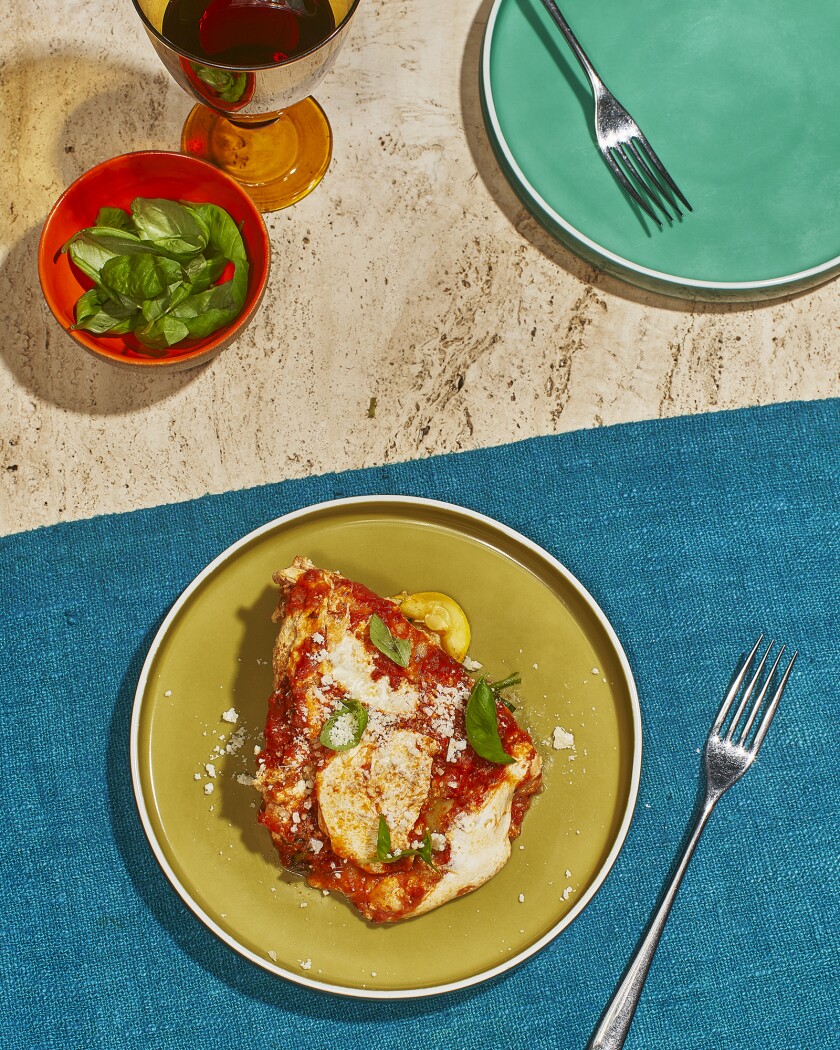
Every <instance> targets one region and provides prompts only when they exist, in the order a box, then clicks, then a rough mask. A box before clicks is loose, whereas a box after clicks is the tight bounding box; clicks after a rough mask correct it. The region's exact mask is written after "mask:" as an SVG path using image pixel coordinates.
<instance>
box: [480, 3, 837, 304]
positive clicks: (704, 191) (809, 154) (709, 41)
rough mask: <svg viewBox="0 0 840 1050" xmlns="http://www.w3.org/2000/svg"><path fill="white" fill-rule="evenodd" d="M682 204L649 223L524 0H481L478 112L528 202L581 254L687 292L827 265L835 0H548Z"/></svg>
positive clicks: (567, 64)
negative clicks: (486, 3) (488, 5)
mask: <svg viewBox="0 0 840 1050" xmlns="http://www.w3.org/2000/svg"><path fill="white" fill-rule="evenodd" d="M560 7H561V8H562V10H563V13H564V14H565V16H566V18H567V19H568V21H569V23H570V25H571V26H572V29H573V30H574V32H575V34H576V35H577V37H578V38H579V40H580V41H581V43H582V44H583V46H584V48H585V49H586V51H587V53H588V54H589V57H590V58H591V59H592V62H593V63H594V64H595V66H596V68H597V69H598V70H599V72H600V73H601V75H602V76H603V78H604V80H605V82H606V84H607V86H608V87H609V89H610V90H611V91H612V92H614V94H615V95H616V96H617V98H618V99H619V100H620V101H621V102H622V103H623V104H624V105H625V106H626V107H627V108H628V109H629V110H630V112H631V113H632V114H633V116H634V117H635V119H636V120H637V121H638V123H639V125H640V127H641V128H642V130H643V131H644V133H645V135H646V136H647V138H648V140H649V141H650V143H651V145H652V146H653V148H654V149H655V150H656V151H657V153H658V154H659V156H660V157H661V158H662V161H663V162H664V164H665V166H666V167H667V168H668V170H669V171H670V172H671V174H672V175H673V177H674V179H675V181H676V183H677V185H678V186H679V187H680V189H681V190H682V191H683V193H685V195H686V197H687V198H688V199H689V201H690V202H691V204H692V206H693V208H694V211H693V213H691V214H689V215H687V217H686V218H685V219H684V220H683V221H681V222H677V223H675V224H674V225H673V226H672V227H670V228H669V227H667V226H666V228H665V229H664V230H662V231H659V230H657V229H656V227H655V226H654V224H653V223H652V222H650V220H649V219H647V218H646V217H644V216H643V215H642V214H641V212H640V211H638V209H637V208H636V207H635V205H633V204H632V203H631V202H630V201H629V199H628V198H627V197H626V196H625V195H624V192H623V191H622V190H621V188H620V187H619V185H618V183H617V182H616V181H615V180H614V179H613V177H612V175H611V174H610V172H609V169H608V168H607V166H606V164H605V163H604V161H603V160H602V158H601V156H600V154H599V153H598V150H597V148H596V146H595V140H594V133H593V131H592V113H593V104H592V95H591V91H590V88H589V83H588V81H587V80H586V79H585V78H584V76H583V73H582V72H581V70H580V68H579V67H578V65H577V63H576V61H575V59H574V57H573V56H572V53H571V51H570V50H569V48H568V45H567V44H566V42H565V40H564V39H563V38H562V36H561V35H560V33H559V30H557V28H556V27H555V26H554V23H553V22H552V21H551V20H550V18H549V15H548V13H547V12H546V11H545V9H544V7H543V5H542V4H541V3H540V0H496V2H495V4H494V6H493V8H492V11H491V13H490V17H489V20H488V25H487V31H486V35H485V39H484V52H483V59H482V74H481V80H482V93H483V102H484V110H485V118H486V124H487V129H488V132H489V135H490V138H491V141H492V143H493V145H494V147H495V149H496V152H497V155H498V157H499V160H500V162H501V164H502V167H503V169H504V170H505V172H506V174H507V176H508V178H509V179H510V181H511V183H512V185H513V186H514V188H515V189H516V191H517V192H518V194H519V195H520V197H521V198H522V200H523V202H524V203H525V204H526V206H528V207H529V208H530V210H531V211H532V212H533V213H534V215H535V216H536V217H537V218H538V219H539V220H540V221H541V222H542V223H543V224H544V225H545V226H546V227H547V228H548V229H549V230H550V231H551V232H552V233H553V234H554V235H555V236H556V237H557V238H558V239H559V240H561V241H562V242H563V243H564V244H565V245H566V246H567V247H569V248H571V249H572V250H573V251H575V252H577V253H578V254H580V255H581V256H583V257H584V258H585V259H587V260H588V261H589V262H591V263H592V264H593V265H595V266H597V267H599V268H601V269H604V270H607V271H608V272H610V273H613V274H615V275H617V276H619V277H621V278H623V279H625V280H628V281H631V282H632V283H634V284H638V285H641V286H642V287H646V288H651V289H654V290H657V291H661V292H665V293H668V294H673V295H681V296H690V297H694V298H702V299H733V300H750V299H761V298H770V297H772V296H778V295H786V294H790V293H792V292H795V291H798V290H801V289H803V288H808V287H811V286H813V285H815V284H818V283H820V282H821V281H824V280H827V279H828V278H829V277H832V276H834V275H835V274H836V273H838V272H839V271H840V177H838V170H840V119H838V111H837V105H838V103H837V99H838V97H840V62H838V61H837V53H838V44H840V4H838V3H837V0H811V2H809V3H808V4H806V5H801V4H791V3H789V2H788V0H741V2H739V3H737V4H734V3H732V2H731V0H681V2H680V3H674V0H637V2H635V3H627V2H626V0H599V2H598V3H597V4H594V3H591V2H590V0H561V3H560Z"/></svg>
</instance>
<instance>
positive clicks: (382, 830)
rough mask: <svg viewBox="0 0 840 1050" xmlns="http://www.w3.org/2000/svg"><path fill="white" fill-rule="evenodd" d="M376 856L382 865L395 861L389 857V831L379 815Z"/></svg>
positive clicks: (382, 817) (384, 820)
mask: <svg viewBox="0 0 840 1050" xmlns="http://www.w3.org/2000/svg"><path fill="white" fill-rule="evenodd" d="M376 856H377V859H378V860H380V861H381V862H382V863H383V864H388V863H390V862H391V861H392V860H395V859H396V858H395V857H392V856H391V829H390V828H389V827H388V821H387V820H386V819H385V817H384V816H383V815H382V814H381V813H380V814H379V832H378V834H377V836H376Z"/></svg>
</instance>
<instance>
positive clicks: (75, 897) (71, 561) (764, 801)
mask: <svg viewBox="0 0 840 1050" xmlns="http://www.w3.org/2000/svg"><path fill="white" fill-rule="evenodd" d="M838 433H840V401H826V402H815V403H808V404H788V405H779V406H775V407H771V408H763V409H753V410H746V411H737V412H728V413H720V414H715V415H710V416H702V417H694V418H684V419H675V420H670V421H657V422H650V423H639V424H633V425H630V426H619V427H611V428H606V429H600V430H591V431H583V432H579V433H574V434H565V435H561V436H557V437H550V438H543V439H536V440H531V441H526V442H522V443H520V444H516V445H508V446H504V447H502V448H497V449H492V450H486V451H480V452H473V453H464V454H460V455H455V456H446V457H439V458H436V459H433V460H425V461H419V462H414V463H407V464H398V465H393V466H385V467H381V468H375V469H370V470H363V471H357V472H353V473H347V474H340V475H329V476H325V477H318V478H308V479H306V480H303V481H290V482H285V483H283V484H279V485H271V486H266V487H263V488H259V489H253V490H249V491H244V492H234V493H228V494H226V495H223V496H213V497H205V498H203V499H200V500H196V501H193V502H190V503H182V504H178V505H174V506H166V507H159V508H156V509H154V510H149V511H138V512H135V513H132V514H124V515H117V516H110V517H100V518H95V519H92V520H90V521H83V522H77V523H71V524H64V525H58V526H55V527H53V528H49V529H39V530H37V531H33V532H29V533H23V534H21V535H17V536H12V537H8V538H6V539H2V540H0V629H2V643H3V644H2V659H0V700H2V715H0V740H2V752H0V756H2V757H0V786H2V796H0V797H1V798H2V822H3V832H4V834H3V849H2V855H0V869H1V875H0V878H1V880H2V895H3V900H2V942H1V943H0V969H1V970H2V982H3V983H2V991H0V995H1V996H2V1002H0V1045H2V1046H4V1047H5V1046H8V1047H50V1048H53V1047H57V1048H58V1047H60V1048H69V1047H85V1048H87V1047H109V1048H110V1047H114V1048H121V1047H162V1048H169V1047H173V1048H182V1047H201V1048H217V1047H230V1048H236V1050H240V1048H244V1047H252V1046H253V1047H259V1048H261V1050H267V1048H278V1050H279V1048H281V1047H282V1048H283V1050H296V1048H301V1050H303V1048H306V1050H318V1048H324V1050H326V1048H331V1050H334V1048H340V1050H343V1048H345V1047H346V1048H351V1050H352V1048H357V1047H358V1048H372V1050H385V1048H390V1047H396V1048H406V1050H410V1048H418V1050H421V1048H422V1050H429V1048H440V1050H461V1048H476V1050H479V1048H482V1050H483V1048H485V1047H499V1048H502V1047H526V1046H527V1047H558V1048H570V1050H576V1048H582V1047H583V1046H584V1045H585V1043H586V1040H587V1038H588V1035H589V1033H590V1032H591V1030H592V1028H593V1026H594V1024H595V1022H596V1020H597V1018H598V1015H599V1014H600V1011H601V1009H602V1007H603V1005H604V1003H605V1002H606V1000H607V999H608V997H609V995H610V993H611V991H612V988H613V986H614V983H615V981H616V979H617V977H618V975H619V974H620V971H621V970H622V968H623V966H624V964H625V962H626V960H627V958H628V957H629V954H630V952H631V951H632V948H633V946H634V943H635V941H636V938H637V936H638V934H639V932H640V930H641V928H642V926H643V925H644V923H645V921H646V920H647V917H648V915H649V912H650V910H651V907H652V905H653V903H654V901H655V898H656V896H657V894H658V892H659V890H660V887H661V885H662V882H663V880H664V878H665V875H666V872H667V871H668V868H669V867H670V865H671V862H672V860H673V858H674V856H675V853H676V850H677V848H678V845H679V843H680V840H681V838H682V835H683V831H684V828H685V825H686V823H687V821H688V818H689V814H690V812H691V808H692V805H693V802H694V799H695V792H696V786H697V776H698V769H699V757H698V755H697V753H696V748H698V747H699V746H700V744H701V743H702V740H703V738H704V736H705V732H706V729H707V726H708V723H709V721H710V716H711V714H712V712H713V710H714V709H715V708H716V706H717V704H718V702H719V697H720V693H721V691H722V689H723V688H724V687H725V684H726V679H727V678H728V674H729V672H730V669H731V665H732V663H733V660H734V659H735V658H736V656H737V654H738V653H739V652H741V651H742V650H743V649H744V648H745V647H747V646H748V645H749V644H750V643H751V642H752V640H753V639H754V636H755V635H756V633H757V631H758V630H759V629H765V630H767V631H770V632H773V633H774V634H775V635H776V637H778V638H781V639H784V640H787V641H788V642H790V643H792V644H794V645H797V646H798V647H799V649H800V661H799V663H798V664H797V668H796V671H795V674H794V678H793V679H792V680H791V685H790V687H789V689H788V693H787V694H786V696H785V699H784V702H783V707H782V709H781V710H780V713H779V715H778V716H777V719H776V721H775V723H774V725H773V729H772V731H771V733H770V736H769V737H768V740H767V742H766V743H765V745H764V748H763V750H762V755H761V760H760V762H759V764H758V766H757V767H756V769H755V770H753V771H752V772H751V773H750V774H749V775H748V776H747V777H746V778H745V779H744V781H743V782H742V783H741V784H739V785H738V786H737V787H736V788H735V789H733V791H732V792H731V794H730V795H729V796H727V798H726V799H724V801H723V802H722V804H721V806H720V807H719V809H718V811H717V813H716V815H715V817H714V818H713V820H712V823H711V825H710V827H709V829H708V831H707V833H706V836H705V837H704V840H703V842H702V843H701V845H700V848H699V851H698V854H697V856H696V858H695V860H694V861H693V864H692V866H691V868H690V869H689V871H688V874H687V876H686V880H685V884H684V887H683V890H682V892H681V895H680V897H679V898H678V900H677V904H676V906H675V909H674V914H673V916H672V919H671V923H670V925H669V927H668V929H667V931H666V934H665V937H664V940H663V942H662V944H661V947H660V950H659V953H658V955H657V958H656V960H655V962H654V966H653V969H652V971H651V975H650V978H649V980H648V985H647V988H646V991H645V995H644V997H643V1000H642V1004H641V1007H640V1009H639V1012H638V1015H637V1018H636V1022H635V1025H634V1027H633V1030H632V1032H631V1035H630V1038H629V1040H628V1043H627V1046H628V1048H631V1050H633V1048H635V1050H641V1048H646V1050H647V1048H650V1050H654V1048H655V1050H668V1048H673V1050H683V1048H685V1050H689V1048H690V1050H698V1048H704V1050H705V1048H708V1050H724V1048H726V1050H730V1048H747V1047H748V1048H751V1050H752V1048H754V1050H769V1048H780V1050H793V1048H798V1047H802V1048H808V1050H815V1048H820V1050H821V1048H825V1047H836V1046H838V1045H840V1040H839V1039H838V1026H839V1025H840V1017H839V1016H838V1014H839V1011H838V1001H839V997H840V993H839V992H838V983H837V981H838V972H840V950H838V949H839V948H840V935H839V934H838V893H837V890H838V846H837V841H838V834H837V833H838V826H840V821H838V817H839V816H840V814H839V813H838V797H840V788H839V787H838V770H839V769H840V761H838V756H840V732H838V724H839V722H840V719H838V689H837V676H838V666H840V661H838V649H839V648H840V645H838V634H839V633H840V632H838V604H837V599H838V577H840V571H839V570H840V558H838V549H839V548H840V517H838V506H840V471H838ZM371 493H404V494H415V495H418V496H426V497H433V498H438V499H443V500H448V501H451V502H454V503H460V504H462V505H465V506H468V507H472V508H474V509H475V510H479V511H482V512H484V513H485V514H489V515H491V516H493V517H495V518H497V519H499V520H501V521H503V522H505V523H506V524H508V525H510V526H512V527H513V528H515V529H519V530H520V531H522V532H523V533H525V534H526V535H528V536H530V537H531V538H532V539H534V540H535V541H537V542H538V543H540V544H542V545H543V546H544V547H546V548H547V549H548V550H549V551H551V552H552V553H553V554H554V555H556V556H557V557H558V558H559V559H560V560H561V561H562V562H564V563H565V564H566V565H568V567H569V568H570V569H571V570H572V572H574V573H575V574H576V575H577V576H578V577H579V578H580V579H581V580H582V582H583V583H584V584H585V585H586V586H587V587H588V588H589V589H590V591H591V592H592V593H593V594H594V596H595V598H596V599H597V600H598V601H599V602H600V604H601V605H602V607H603V608H604V610H605V611H606V613H607V615H608V616H609V617H610V619H611V620H612V623H613V624H614V626H615V628H616V630H617V632H618V635H619V637H620V638H621V640H622V642H623V643H624V645H625V648H626V650H627V653H628V656H629V658H630V662H631V664H632V666H633V668H634V671H635V674H636V679H637V683H638V686H639V692H640V696H641V702H642V711H643V719H644V749H645V759H644V768H643V772H642V783H641V792H640V797H639V804H638V808H637V811H636V815H635V818H634V821H633V825H632V827H631V830H630V834H629V836H628V839H627V843H626V846H625V848H624V850H623V852H622V854H621V856H620V858H619V860H618V862H617V864H616V866H615V868H614V870H613V872H612V874H611V875H610V876H609V878H608V880H607V882H606V883H605V885H604V887H603V888H602V889H601V891H600V892H599V893H598V895H597V896H596V897H595V899H594V901H593V902H592V904H591V905H590V906H589V908H587V910H586V911H585V912H584V913H583V914H582V915H581V916H580V918H578V919H577V920H576V921H575V922H574V923H573V924H572V926H571V927H570V928H569V929H568V930H567V931H566V932H565V933H564V934H562V935H561V936H560V937H559V938H558V939H557V940H556V941H554V942H553V943H552V944H551V945H550V946H548V947H547V948H546V949H545V950H544V951H543V952H542V953H540V954H539V955H538V956H537V957H535V958H534V959H532V960H530V961H529V962H527V963H525V964H524V965H523V966H521V967H519V968H518V969H517V970H514V971H512V972H511V973H509V974H507V975H505V976H504V977H502V978H499V979H496V980H495V981H493V982H490V983H489V984H486V985H483V986H480V987H478V988H476V989H471V990H468V991H465V992H461V993H454V994H451V995H449V996H445V997H443V998H440V999H431V1000H425V1001H415V1002H405V1003H376V1002H357V1001H352V1000H344V999H338V998H333V997H330V996H327V995H322V994H318V993H315V992H310V991H308V990H305V989H302V988H299V987H297V986H294V985H292V984H290V983H287V982H285V981H283V980H280V979H278V978H275V977H272V976H271V975H269V974H267V973H264V972H263V971H261V970H259V969H257V968H256V967H253V966H251V965H250V964H249V963H247V962H246V961H244V960H243V959H241V958H240V957H239V956H237V955H236V954H235V953H234V952H232V951H230V950H229V949H228V948H226V947H225V946H224V945H223V944H221V943H220V942H219V941H217V940H216V939H215V938H214V937H213V935H212V934H211V933H209V932H208V931H207V930H206V929H205V928H204V927H203V926H202V925H201V924H200V923H199V922H198V920H196V919H195V918H194V917H193V916H192V915H191V914H190V913H189V912H188V911H187V910H186V909H185V908H184V906H183V905H182V904H181V902H180V900H179V899H178V898H177V897H176V895H175V893H174V892H173V891H172V890H171V889H170V887H169V885H168V883H167V882H166V881H165V879H164V877H163V875H162V874H161V872H160V870H159V869H158V867H157V864H156V862H155V860H154V859H153V857H152V854H151V852H150V850H149V848H148V846H147V844H146V841H145V839H144V836H143V832H142V830H141V827H140V823H139V820H138V818H137V815H136V810H135V806H134V800H133V796H132V791H131V784H130V778H129V769H128V726H129V718H130V711H131V704H132V699H133V692H134V687H135V684H136V680H137V676H138V673H139V670H140V666H141V663H142V660H143V657H144V655H145V652H146V649H147V647H148V645H149V644H150V642H151V639H152V637H153V636H154V632H155V630H156V628H157V626H158V624H159V623H160V621H161V618H162V617H163V615H164V613H165V612H166V610H167V608H168V607H169V606H170V604H171V603H172V602H173V601H174V599H175V598H176V597H177V596H178V594H179V592H180V591H181V590H182V589H183V587H184V586H185V585H186V584H187V583H188V582H189V581H190V580H191V579H192V577H193V576H194V575H195V574H196V573H198V572H199V571H200V570H201V569H202V568H203V567H204V565H205V564H206V563H207V562H208V561H209V560H210V559H211V558H213V557H214V556H215V555H216V554H218V553H219V552H220V551H222V550H223V549H224V548H225V547H226V546H228V545H229V544H230V543H231V542H233V541H234V540H236V539H238V538H239V537H240V536H241V535H242V534H243V533H245V532H246V531H248V530H250V529H251V528H254V527H256V526H258V525H260V524H262V523H264V522H265V521H267V520H270V519H271V518H274V517H277V516H278V515H280V514H283V513H286V512H288V511H290V510H293V509H295V508H299V507H302V506H305V505H307V504H311V503H316V502H320V501H323V500H327V499H332V498H336V497H341V496H352V495H363V494H371ZM707 683H709V684H710V687H711V688H710V687H709V686H707ZM441 951H446V946H445V945H441Z"/></svg>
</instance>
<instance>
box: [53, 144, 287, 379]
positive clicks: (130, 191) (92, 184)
mask: <svg viewBox="0 0 840 1050" xmlns="http://www.w3.org/2000/svg"><path fill="white" fill-rule="evenodd" d="M135 197H166V198H169V199H171V200H184V201H188V202H192V203H196V204H198V203H205V204H217V205H219V207H221V208H224V209H225V211H227V212H228V213H229V214H230V215H231V217H232V218H233V220H234V222H236V223H237V224H241V228H242V238H243V240H244V242H245V250H246V252H247V255H248V261H249V263H250V271H249V275H248V294H247V296H246V299H245V305H244V307H243V309H242V313H241V314H240V315H239V317H237V318H236V320H234V321H232V322H231V323H230V324H229V325H226V326H225V327H224V328H220V329H219V331H218V332H214V333H213V334H212V335H210V336H207V338H205V339H200V340H199V339H191V340H185V341H184V342H183V343H181V344H179V345H178V346H174V347H172V348H171V349H170V350H168V351H167V352H166V354H165V356H163V357H152V356H150V355H149V354H148V353H144V352H143V347H142V346H141V344H140V343H138V341H137V340H136V339H135V338H134V336H133V335H131V334H130V333H129V334H126V335H93V334H91V333H90V332H83V331H71V330H70V329H71V326H72V325H73V324H74V323H75V319H76V318H75V313H74V308H75V305H76V301H77V300H78V298H79V296H81V295H82V293H83V292H86V291H87V290H88V288H90V287H92V283H93V282H92V281H90V280H89V278H88V277H87V276H85V274H83V273H81V272H80V271H79V270H77V269H76V267H75V266H74V265H73V264H72V263H71V262H70V258H69V256H67V255H66V254H65V255H62V254H61V247H62V245H63V244H65V242H66V241H67V240H68V239H69V238H70V237H72V236H73V234H74V233H76V232H77V231H78V230H81V229H84V228H85V227H86V226H92V225H93V223H94V222H95V220H96V216H97V214H98V212H99V209H100V208H102V207H115V208H124V209H125V210H126V211H128V210H129V209H130V205H131V202H132V201H133V200H134V198H135ZM270 259H271V250H270V245H269V240H268V233H267V231H266V228H265V223H264V222H263V218H262V215H261V214H260V213H259V211H258V210H257V208H256V206H255V205H254V203H253V201H252V200H251V198H250V197H249V196H248V195H247V194H246V193H245V191H244V190H243V189H242V188H241V187H240V186H238V185H237V184H236V183H235V182H234V181H233V179H230V178H228V176H227V175H225V174H224V173H223V172H221V171H219V169H218V168H214V167H213V166H212V165H211V164H207V163H206V162H205V161H203V160H198V159H197V158H195V157H187V156H185V155H184V154H182V153H166V152H163V151H158V150H147V151H143V152H138V153H126V154H124V155H123V156H121V157H114V158H113V159H112V160H106V161H105V162H104V163H103V164H98V165H97V166H96V167H95V168H91V170H90V171H88V172H86V173H85V174H84V175H82V176H81V177H80V178H78V179H77V180H76V181H75V182H74V183H73V185H72V186H70V187H69V188H68V189H66V190H65V191H64V193H62V195H61V196H60V197H59V198H58V200H57V201H56V203H55V204H54V205H53V208H52V211H51V212H50V214H49V215H48V216H47V221H46V222H45V223H44V229H43V231H42V233H41V243H40V245H39V248H38V274H39V277H40V279H41V288H42V289H43V292H44V296H45V298H46V300H47V303H48V304H49V308H50V309H51V310H52V312H53V314H54V315H55V318H56V320H57V321H58V323H59V324H60V325H61V327H62V328H63V329H64V331H65V332H67V334H68V335H69V336H70V337H71V339H73V340H74V342H76V343H78V344H79V346H82V347H84V349H85V350H88V351H89V352H90V353H92V354H94V355H95V356H96V357H98V358H100V359H104V360H106V361H110V362H112V363H113V364H116V365H121V366H124V367H128V368H147V369H163V370H167V371H177V370H179V369H185V368H194V367H195V366H196V365H199V364H203V363H204V362H205V361H209V360H210V358H211V357H215V355H216V354H218V353H219V352H220V351H221V350H224V349H225V347H227V346H230V344H231V343H232V342H233V341H234V339H236V338H237V336H238V335H239V334H240V333H241V332H242V331H243V330H244V329H245V327H246V325H247V324H248V323H249V321H250V320H251V318H252V317H253V316H254V314H255V313H256V311H257V308H258V307H259V305H260V301H261V300H262V297H263V294H264V292H265V287H266V284H267V282H268V270H269V264H270ZM223 276H226V275H223Z"/></svg>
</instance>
